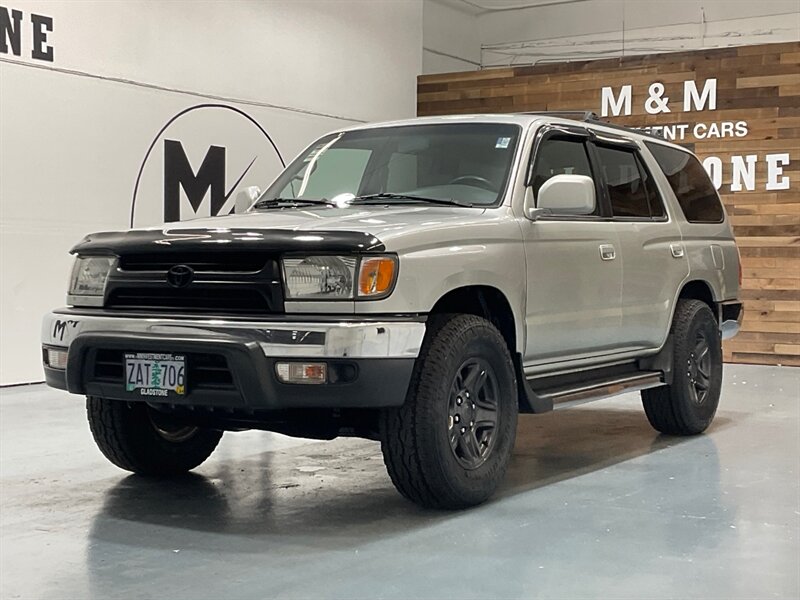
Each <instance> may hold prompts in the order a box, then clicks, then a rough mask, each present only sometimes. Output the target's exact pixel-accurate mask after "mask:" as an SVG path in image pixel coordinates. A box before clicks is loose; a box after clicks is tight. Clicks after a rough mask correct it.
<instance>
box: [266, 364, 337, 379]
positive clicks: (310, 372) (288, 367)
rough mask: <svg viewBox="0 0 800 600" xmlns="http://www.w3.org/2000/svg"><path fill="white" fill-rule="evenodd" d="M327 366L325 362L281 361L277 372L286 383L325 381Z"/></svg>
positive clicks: (276, 368) (276, 366) (277, 365)
mask: <svg viewBox="0 0 800 600" xmlns="http://www.w3.org/2000/svg"><path fill="white" fill-rule="evenodd" d="M327 367H328V366H327V365H326V364H325V363H303V362H288V363H286V362H279V363H277V364H276V365H275V372H276V373H277V374H278V379H280V380H281V381H283V382H284V383H325V382H326V381H327V379H328V368H327Z"/></svg>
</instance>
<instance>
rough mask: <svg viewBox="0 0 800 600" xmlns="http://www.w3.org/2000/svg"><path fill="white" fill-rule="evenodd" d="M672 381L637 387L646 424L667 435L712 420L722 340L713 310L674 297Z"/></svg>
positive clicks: (697, 428)
mask: <svg viewBox="0 0 800 600" xmlns="http://www.w3.org/2000/svg"><path fill="white" fill-rule="evenodd" d="M672 340H673V357H672V384H671V385H664V386H661V387H658V388H653V389H649V390H643V391H642V404H643V405H644V412H645V414H646V415H647V419H648V420H649V421H650V424H651V425H652V426H653V428H655V429H656V430H657V431H660V432H661V433H666V434H670V435H695V434H698V433H702V432H703V431H705V430H706V429H707V428H708V426H709V425H710V424H711V421H712V420H713V419H714V415H715V414H716V412H717V406H718V405H719V395H720V391H721V389H722V344H721V340H720V334H719V328H718V326H717V321H716V319H715V318H714V313H713V312H711V309H710V308H709V307H708V305H707V304H706V303H705V302H701V301H700V300H679V301H678V305H677V307H676V308H675V316H674V317H673V321H672Z"/></svg>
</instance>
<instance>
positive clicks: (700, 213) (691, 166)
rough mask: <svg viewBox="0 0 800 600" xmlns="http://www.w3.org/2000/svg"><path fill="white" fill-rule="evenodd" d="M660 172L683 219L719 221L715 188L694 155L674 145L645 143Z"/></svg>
mask: <svg viewBox="0 0 800 600" xmlns="http://www.w3.org/2000/svg"><path fill="white" fill-rule="evenodd" d="M645 145H646V146H647V148H648V149H649V150H650V152H651V153H652V154H653V157H655V159H656V162H657V163H658V166H659V167H661V170H662V171H664V175H666V177H667V181H669V185H670V187H671V188H672V191H673V192H675V197H676V198H677V199H678V204H680V207H681V210H682V211H683V214H684V216H685V217H686V220H687V221H689V222H690V223H721V222H722V220H723V219H724V218H725V213H724V211H723V210H722V204H721V203H720V200H719V196H717V191H716V190H715V189H714V185H713V184H712V183H711V180H710V179H709V177H708V174H707V173H706V171H705V169H704V168H703V165H701V164H700V161H699V160H697V158H695V156H694V155H692V154H690V153H689V152H685V151H683V150H678V149H677V148H671V147H669V146H663V145H661V144H654V143H651V142H645Z"/></svg>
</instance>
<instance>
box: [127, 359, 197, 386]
mask: <svg viewBox="0 0 800 600" xmlns="http://www.w3.org/2000/svg"><path fill="white" fill-rule="evenodd" d="M125 390H126V391H128V392H133V393H135V394H139V395H140V396H156V397H158V396H161V397H165V396H169V395H170V393H173V394H177V395H179V396H183V395H184V394H185V393H186V356H184V355H183V354H162V353H158V352H126V353H125Z"/></svg>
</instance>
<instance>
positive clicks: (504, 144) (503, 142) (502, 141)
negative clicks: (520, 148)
mask: <svg viewBox="0 0 800 600" xmlns="http://www.w3.org/2000/svg"><path fill="white" fill-rule="evenodd" d="M510 143H511V138H510V137H499V138H497V143H496V144H495V145H494V147H495V148H508V145H509V144H510Z"/></svg>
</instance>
